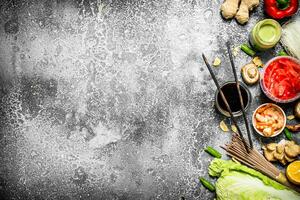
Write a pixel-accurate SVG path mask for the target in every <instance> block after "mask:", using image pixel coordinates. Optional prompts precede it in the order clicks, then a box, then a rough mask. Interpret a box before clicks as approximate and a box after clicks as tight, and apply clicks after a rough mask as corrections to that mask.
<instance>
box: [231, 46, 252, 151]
mask: <svg viewBox="0 0 300 200" xmlns="http://www.w3.org/2000/svg"><path fill="white" fill-rule="evenodd" d="M226 46H227V51H228V54H229V59H230V63H231V67H232V71H233V75H234V79H235V83H236V88H237V91H238V94H239V99H240V104H241V110H242V113H243V118H244V121H245V126H246V131H247V136H248V142H249V144H250V148H251V149H252V148H253V143H252V139H251V133H250V127H249V123H248V119H247V116H246V112H245V107H244V101H243V96H242V93H241V88H240V83H239V80H238V78H237V74H236V70H235V65H234V61H233V56H232V53H231V50H230V41H227V42H226Z"/></svg>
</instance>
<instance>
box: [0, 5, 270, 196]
mask: <svg viewBox="0 0 300 200" xmlns="http://www.w3.org/2000/svg"><path fill="white" fill-rule="evenodd" d="M220 4H221V1H220V0H213V1H211V0H193V1H189V0H186V1H184V0H173V1H171V0H170V1H168V0H167V1H157V0H154V1H128V0H124V1H121V0H115V1H114V0H111V1H101V0H78V1H68V0H61V1H60V0H57V1H54V0H53V1H51V0H47V1H45V0H42V1H38V0H36V1H34V0H28V1H26V0H19V1H17V0H16V1H15V0H2V1H1V2H0V70H1V71H0V97H1V102H0V103H1V104H0V108H1V109H0V120H1V125H0V127H1V129H0V131H1V134H0V148H1V151H0V163H1V166H0V195H1V199H62V200H65V199H180V198H181V197H184V198H185V199H213V198H214V194H212V193H210V192H208V191H207V190H206V189H204V188H203V187H202V186H200V185H199V181H198V179H197V178H198V177H199V176H204V177H206V178H208V179H209V180H211V181H213V182H214V181H215V180H214V179H211V178H209V177H208V173H207V168H208V164H209V162H210V161H211V160H212V158H211V157H210V156H208V155H207V154H206V153H204V152H203V148H204V147H205V146H207V145H210V146H213V147H215V148H217V149H218V150H220V151H221V152H223V151H222V150H221V149H220V148H219V145H221V144H224V143H225V142H227V141H229V140H230V133H223V132H221V130H220V129H219V127H218V124H219V122H220V121H221V120H222V119H223V117H222V116H221V115H219V114H217V113H216V111H215V109H214V106H213V104H214V92H215V87H214V85H213V82H212V80H211V78H210V76H209V74H208V71H207V70H206V68H205V66H204V63H203V62H202V60H201V59H200V55H201V53H202V52H204V53H205V54H206V55H207V56H208V58H209V59H210V60H213V58H214V57H216V56H218V57H220V58H221V60H222V64H221V66H220V67H219V68H215V73H216V74H217V77H218V79H219V80H220V82H224V81H227V80H232V79H233V76H232V75H231V70H230V67H229V62H228V59H227V55H226V54H225V41H226V40H227V39H228V38H230V37H231V38H232V46H233V47H236V46H239V45H240V44H241V43H244V42H247V39H248V33H249V31H250V30H251V27H252V26H253V25H254V24H255V23H256V22H257V21H258V20H259V19H262V18H263V17H264V16H263V14H262V5H260V7H259V8H258V9H256V11H255V12H254V13H253V15H252V16H251V19H250V21H249V23H248V24H246V25H245V26H240V25H238V24H237V23H236V21H235V20H232V21H224V20H223V19H222V18H221V17H220V14H219V6H220ZM272 54H274V51H271V52H269V54H267V55H266V57H264V59H267V58H268V57H270V56H271V55H272ZM250 60H251V58H250V57H248V56H247V55H245V54H243V53H239V54H238V55H237V56H236V57H235V61H236V65H237V67H238V68H239V69H240V67H241V66H242V65H243V64H246V63H247V62H249V61H250ZM250 90H251V92H252V95H253V99H252V104H251V109H250V111H249V116H250V115H251V111H252V110H253V109H254V108H255V107H256V106H257V105H258V104H259V103H262V102H264V101H265V98H260V97H258V95H260V93H261V92H260V89H259V87H258V86H253V87H251V88H250ZM227 122H228V123H229V121H227ZM254 140H255V145H256V146H257V147H259V146H260V145H259V138H258V137H255V138H254ZM223 153H224V152H223Z"/></svg>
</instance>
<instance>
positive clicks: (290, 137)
mask: <svg viewBox="0 0 300 200" xmlns="http://www.w3.org/2000/svg"><path fill="white" fill-rule="evenodd" d="M284 133H285V136H286V138H287V139H288V140H292V139H293V138H292V134H291V132H290V131H289V130H288V129H287V128H284Z"/></svg>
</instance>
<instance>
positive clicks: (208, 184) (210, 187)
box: [199, 178, 216, 192]
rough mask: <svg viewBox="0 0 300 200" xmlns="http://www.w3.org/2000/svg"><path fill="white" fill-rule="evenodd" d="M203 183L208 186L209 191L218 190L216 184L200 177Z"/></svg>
mask: <svg viewBox="0 0 300 200" xmlns="http://www.w3.org/2000/svg"><path fill="white" fill-rule="evenodd" d="M199 180H200V182H201V184H202V185H203V186H204V187H206V188H207V189H208V190H209V191H211V192H214V191H215V190H216V188H215V186H214V185H213V184H212V183H210V182H209V181H208V180H206V179H205V178H199Z"/></svg>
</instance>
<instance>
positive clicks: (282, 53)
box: [277, 49, 288, 56]
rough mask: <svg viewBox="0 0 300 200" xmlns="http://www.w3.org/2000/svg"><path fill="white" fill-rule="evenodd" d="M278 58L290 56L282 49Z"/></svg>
mask: <svg viewBox="0 0 300 200" xmlns="http://www.w3.org/2000/svg"><path fill="white" fill-rule="evenodd" d="M277 56H288V54H287V53H286V52H285V51H284V50H283V49H282V50H281V51H279V52H278V54H277Z"/></svg>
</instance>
